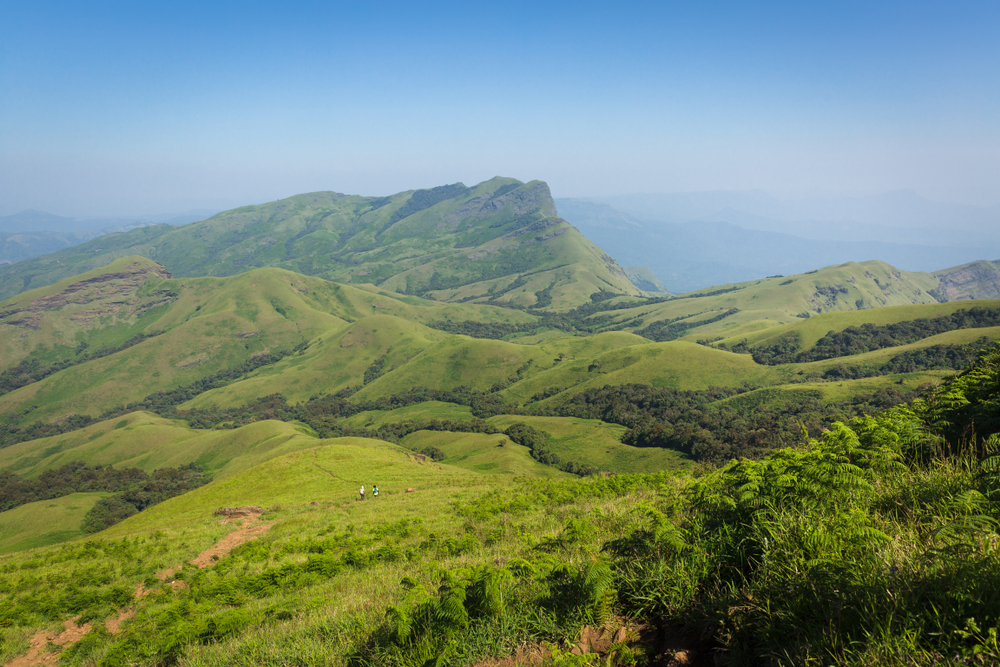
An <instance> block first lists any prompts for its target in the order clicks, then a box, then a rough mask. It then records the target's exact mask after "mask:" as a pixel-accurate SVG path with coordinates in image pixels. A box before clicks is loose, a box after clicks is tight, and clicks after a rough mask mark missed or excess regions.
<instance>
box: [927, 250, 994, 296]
mask: <svg viewBox="0 0 1000 667" xmlns="http://www.w3.org/2000/svg"><path fill="white" fill-rule="evenodd" d="M934 275H935V276H937V277H938V279H939V280H940V281H941V284H940V287H938V289H937V290H936V291H937V292H938V296H939V299H940V300H941V301H961V300H965V299H1000V260H997V261H995V262H986V261H979V262H972V263H971V264H963V265H962V266H956V267H955V268H953V269H945V270H943V271H937V272H936V273H935V274H934Z"/></svg>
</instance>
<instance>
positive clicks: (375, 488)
mask: <svg viewBox="0 0 1000 667" xmlns="http://www.w3.org/2000/svg"><path fill="white" fill-rule="evenodd" d="M372 498H378V486H376V485H375V484H372Z"/></svg>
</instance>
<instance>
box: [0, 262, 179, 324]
mask: <svg viewBox="0 0 1000 667" xmlns="http://www.w3.org/2000/svg"><path fill="white" fill-rule="evenodd" d="M170 277H171V275H170V272H169V271H167V270H166V269H165V268H164V267H162V266H160V265H159V264H155V263H150V264H145V265H144V264H142V263H140V262H133V263H132V264H128V265H127V266H125V267H124V269H123V270H122V271H115V272H110V273H102V274H100V275H97V276H93V277H91V278H86V279H84V280H79V281H77V282H75V283H72V284H70V285H68V286H66V287H65V288H63V289H62V290H60V291H58V292H56V293H55V294H47V295H45V296H40V297H37V298H35V299H32V300H31V301H30V302H28V303H27V304H23V303H22V304H17V305H13V306H10V307H8V308H6V309H4V310H2V311H0V324H8V325H11V326H16V327H23V328H26V329H38V327H39V326H40V324H41V320H42V316H43V315H44V314H45V313H46V312H51V311H54V310H61V309H63V308H65V307H67V306H71V305H72V306H83V308H78V309H74V312H72V313H71V314H70V315H69V319H70V320H71V321H73V322H75V323H77V324H81V325H83V326H87V325H89V324H90V323H92V322H93V321H95V320H97V319H98V318H100V317H104V316H107V315H112V316H115V317H120V316H122V315H123V314H127V315H140V314H142V313H143V312H145V311H146V310H149V309H150V308H155V307H156V306H159V305H162V304H164V303H166V302H167V301H169V300H170V298H172V295H171V294H170V293H169V292H167V291H162V292H159V293H155V294H152V295H149V296H148V297H146V298H143V299H140V298H139V296H138V288H139V286H140V285H142V283H144V282H145V281H146V280H148V279H150V278H160V279H162V278H170Z"/></svg>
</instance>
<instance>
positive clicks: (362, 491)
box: [361, 484, 365, 500]
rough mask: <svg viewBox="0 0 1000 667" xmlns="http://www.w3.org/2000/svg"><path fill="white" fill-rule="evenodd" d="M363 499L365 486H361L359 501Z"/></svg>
mask: <svg viewBox="0 0 1000 667" xmlns="http://www.w3.org/2000/svg"><path fill="white" fill-rule="evenodd" d="M364 499H365V485H364V484H362V485H361V500H364Z"/></svg>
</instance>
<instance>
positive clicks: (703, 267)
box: [556, 191, 1000, 293]
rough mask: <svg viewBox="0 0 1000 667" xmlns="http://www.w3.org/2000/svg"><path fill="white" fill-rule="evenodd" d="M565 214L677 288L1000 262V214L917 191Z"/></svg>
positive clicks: (713, 198) (696, 196)
mask: <svg viewBox="0 0 1000 667" xmlns="http://www.w3.org/2000/svg"><path fill="white" fill-rule="evenodd" d="M556 205H557V207H558V208H559V211H560V213H561V214H562V215H563V216H564V217H565V218H566V219H567V220H569V221H570V222H571V223H572V224H574V225H575V226H577V227H578V228H579V229H580V230H581V231H582V232H583V233H584V235H586V236H587V237H588V238H590V239H591V240H593V241H594V243H596V244H597V245H599V246H601V247H602V248H604V249H606V250H607V251H608V252H609V253H610V254H611V255H612V256H614V257H615V258H616V259H618V260H619V261H620V262H622V263H623V264H626V265H632V264H641V265H645V266H647V267H649V268H650V269H652V271H653V272H654V273H655V274H656V276H657V277H658V278H659V279H660V280H661V281H662V282H663V284H664V286H665V287H666V289H667V290H668V291H670V292H675V293H683V292H686V291H690V290H694V289H701V288H703V287H708V286H711V285H719V284H725V283H730V282H741V281H744V280H752V279H755V278H761V277H764V276H768V275H775V274H792V273H799V272H802V271H807V270H809V269H812V268H816V267H819V266H827V265H831V264H839V263H843V262H848V261H866V260H870V259H878V260H881V261H884V262H888V263H889V264H892V265H893V266H896V267H897V268H900V269H904V270H907V271H937V270H940V269H943V268H945V267H950V266H957V265H960V264H965V263H967V262H972V261H975V260H979V259H996V258H997V257H1000V210H997V209H995V208H983V207H975V206H966V205H958V204H943V203H939V202H932V201H929V200H926V199H922V198H920V197H917V196H916V195H914V194H913V193H911V192H905V191H904V192H896V193H888V194H886V195H881V196H877V197H831V198H826V199H820V198H812V199H800V200H779V199H776V198H774V197H771V196H769V195H766V194H764V193H762V192H727V191H717V192H695V193H674V194H649V195H629V196H618V197H605V198H597V199H593V200H582V199H558V200H556Z"/></svg>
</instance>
